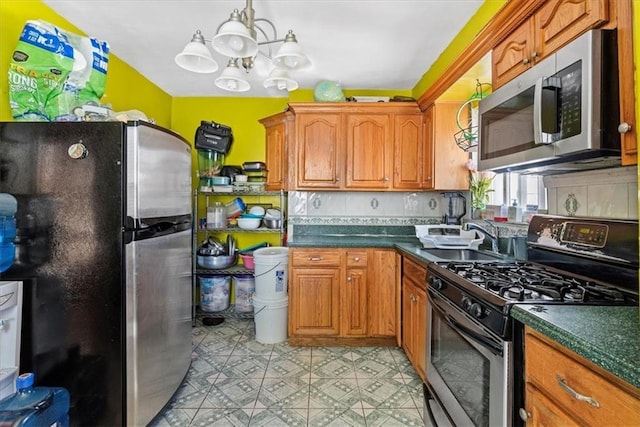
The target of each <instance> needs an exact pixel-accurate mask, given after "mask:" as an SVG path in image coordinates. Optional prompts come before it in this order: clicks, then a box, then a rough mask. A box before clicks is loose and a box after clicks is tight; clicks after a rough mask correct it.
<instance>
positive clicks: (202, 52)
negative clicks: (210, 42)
mask: <svg viewBox="0 0 640 427" xmlns="http://www.w3.org/2000/svg"><path fill="white" fill-rule="evenodd" d="M174 60H175V61H176V64H178V66H180V67H182V68H184V69H185V70H187V71H192V72H194V73H215V72H216V71H218V63H217V62H216V61H215V60H214V59H213V57H212V56H211V52H210V51H209V49H208V48H207V46H206V45H205V44H204V41H202V42H200V41H195V37H194V40H191V41H190V42H189V43H187V45H186V46H185V47H184V49H183V50H182V52H180V53H179V54H177V55H176V57H175V59H174Z"/></svg>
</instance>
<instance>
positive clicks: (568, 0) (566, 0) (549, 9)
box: [533, 0, 618, 58]
mask: <svg viewBox="0 0 640 427" xmlns="http://www.w3.org/2000/svg"><path fill="white" fill-rule="evenodd" d="M616 1H618V0H616ZM533 20H534V24H533V25H534V28H535V30H536V42H535V43H536V49H537V50H538V58H543V57H545V56H547V55H549V54H551V53H552V52H555V51H556V50H558V49H559V48H560V47H562V46H563V45H565V44H567V43H568V42H570V41H571V40H573V39H575V38H576V37H578V36H579V35H580V34H582V33H584V32H585V31H587V30H589V29H591V28H595V27H597V26H600V25H601V24H603V23H605V22H607V21H608V20H609V1H608V0H555V1H550V2H547V3H546V4H545V5H544V6H542V7H541V8H540V9H539V10H538V11H537V12H536V13H535V15H534V16H533Z"/></svg>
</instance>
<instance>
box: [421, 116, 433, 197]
mask: <svg viewBox="0 0 640 427" xmlns="http://www.w3.org/2000/svg"><path fill="white" fill-rule="evenodd" d="M435 111H436V109H435V105H431V106H429V107H428V108H427V109H426V111H425V112H424V117H423V118H422V120H423V125H422V129H423V144H424V148H423V153H422V188H424V189H426V190H431V189H433V186H434V184H433V181H434V180H433V159H434V153H433V148H434V144H433V142H434V141H433V138H434V134H435V132H434V127H435V124H434V119H435Z"/></svg>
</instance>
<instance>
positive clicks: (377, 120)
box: [289, 102, 422, 191]
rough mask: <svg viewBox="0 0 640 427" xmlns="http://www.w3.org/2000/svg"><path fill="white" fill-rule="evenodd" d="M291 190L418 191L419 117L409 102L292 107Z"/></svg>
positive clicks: (420, 150) (416, 106) (419, 186)
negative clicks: (292, 160) (292, 175)
mask: <svg viewBox="0 0 640 427" xmlns="http://www.w3.org/2000/svg"><path fill="white" fill-rule="evenodd" d="M289 106H290V108H291V110H292V111H293V113H294V117H295V119H294V121H295V129H296V131H295V141H293V142H292V143H291V144H290V145H292V146H293V147H294V148H293V149H294V150H295V152H296V155H295V159H296V161H295V166H294V175H295V179H294V180H293V185H292V188H291V189H292V190H347V191H348V190H353V191H393V190H397V191H405V190H419V189H421V185H420V181H421V180H420V177H421V173H422V164H421V154H422V146H421V144H422V134H421V130H420V129H421V122H422V117H421V116H422V114H421V111H420V109H419V108H418V105H417V104H416V103H413V102H384V103H313V104H311V103H292V104H289Z"/></svg>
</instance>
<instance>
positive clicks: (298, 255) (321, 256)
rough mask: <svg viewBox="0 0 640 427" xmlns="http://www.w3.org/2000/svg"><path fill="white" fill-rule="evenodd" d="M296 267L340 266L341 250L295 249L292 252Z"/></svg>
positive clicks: (292, 261) (292, 259) (293, 262)
mask: <svg viewBox="0 0 640 427" xmlns="http://www.w3.org/2000/svg"><path fill="white" fill-rule="evenodd" d="M291 263H292V264H293V266H294V267H335V266H340V251H339V250H338V249H336V250H327V249H295V250H293V251H292V252H291Z"/></svg>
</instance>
